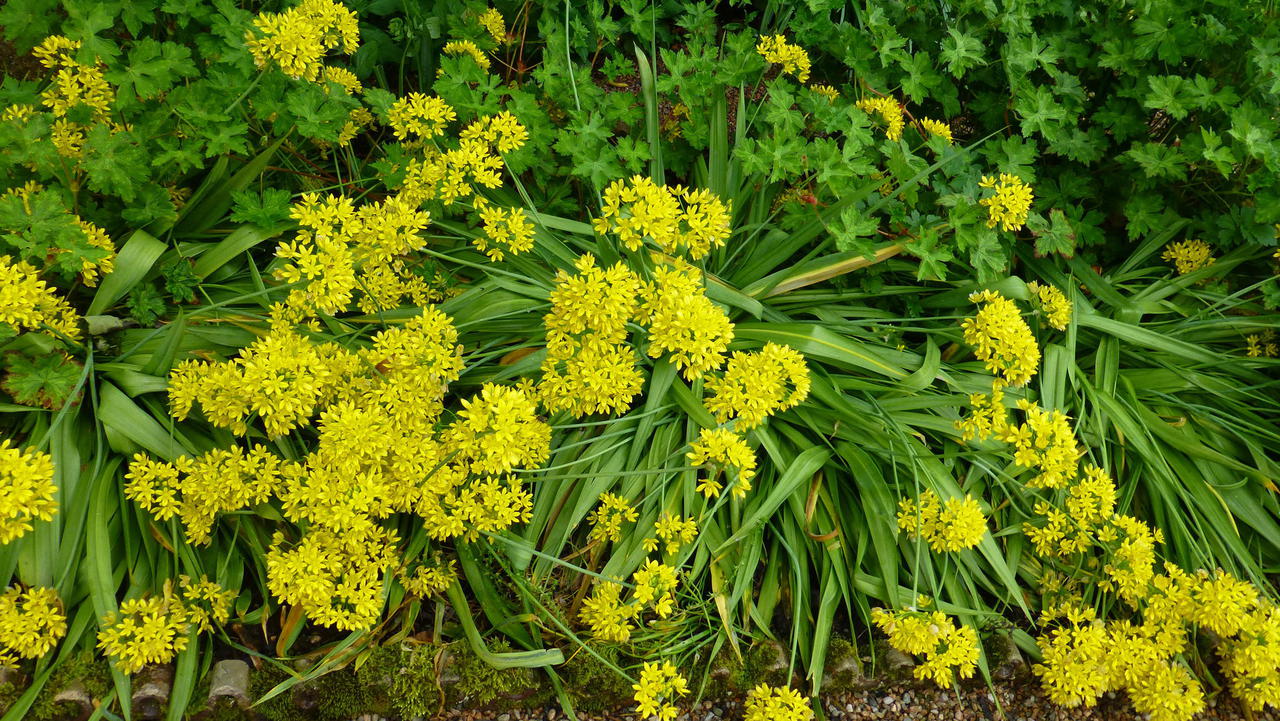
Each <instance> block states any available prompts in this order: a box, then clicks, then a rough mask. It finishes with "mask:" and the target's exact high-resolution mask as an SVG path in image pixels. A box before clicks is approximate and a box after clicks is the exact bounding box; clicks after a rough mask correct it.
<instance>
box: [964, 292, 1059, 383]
mask: <svg viewBox="0 0 1280 721" xmlns="http://www.w3.org/2000/svg"><path fill="white" fill-rule="evenodd" d="M969 300H970V302H973V303H981V304H982V307H981V308H979V309H978V313H977V315H976V316H974V317H973V318H966V319H965V320H964V322H963V323H962V324H961V325H962V327H963V329H964V340H965V342H966V343H968V344H969V345H971V346H973V351H974V355H976V356H977V357H978V360H981V361H983V362H984V363H986V366H987V370H989V371H991V372H992V373H994V374H996V375H998V376H1000V377H1001V378H1002V379H1004V380H1005V381H1006V382H1008V383H1009V384H1010V385H1014V386H1020V385H1025V384H1026V383H1027V381H1029V380H1031V376H1033V375H1035V373H1036V370H1037V369H1038V368H1039V366H1040V346H1038V345H1037V344H1036V339H1035V336H1033V335H1032V334H1031V328H1030V327H1028V326H1027V322H1026V321H1025V320H1023V319H1022V313H1021V312H1020V311H1019V310H1018V306H1016V305H1014V303H1013V301H1011V300H1009V299H1008V298H1005V297H1004V296H1002V295H1000V294H999V293H997V292H995V291H993V290H984V291H982V292H979V293H974V294H972V295H970V296H969Z"/></svg>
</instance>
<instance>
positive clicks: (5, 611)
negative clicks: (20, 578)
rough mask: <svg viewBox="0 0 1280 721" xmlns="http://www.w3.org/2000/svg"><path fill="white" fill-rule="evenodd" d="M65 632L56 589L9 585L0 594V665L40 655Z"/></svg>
mask: <svg viewBox="0 0 1280 721" xmlns="http://www.w3.org/2000/svg"><path fill="white" fill-rule="evenodd" d="M65 635H67V617H66V614H65V613H64V612H63V608H62V600H61V599H59V598H58V592H57V591H55V590H53V589H52V588H43V587H40V586H32V587H31V588H27V589H23V588H20V587H18V586H10V587H9V588H7V589H6V590H5V592H4V593H3V594H2V595H0V647H3V650H2V651H0V665H13V662H14V661H16V659H17V658H41V657H42V656H45V655H46V654H48V653H49V652H50V651H52V650H53V647H54V646H56V645H58V641H59V640H61V639H62V637H63V636H65ZM6 662H7V663H6Z"/></svg>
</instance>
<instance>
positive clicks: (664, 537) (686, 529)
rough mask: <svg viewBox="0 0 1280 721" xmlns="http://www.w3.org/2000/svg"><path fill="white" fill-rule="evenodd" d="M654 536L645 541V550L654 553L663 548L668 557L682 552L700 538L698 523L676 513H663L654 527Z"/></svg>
mask: <svg viewBox="0 0 1280 721" xmlns="http://www.w3.org/2000/svg"><path fill="white" fill-rule="evenodd" d="M653 532H654V535H653V536H651V537H649V538H646V539H644V544H643V545H644V550H645V551H647V552H649V553H653V552H654V551H657V550H658V548H659V546H663V547H664V550H665V551H666V554H667V555H668V556H672V555H675V554H677V553H679V552H680V549H681V548H683V547H684V546H687V545H689V544H690V543H693V541H694V539H695V538H697V537H698V523H697V522H696V521H695V520H694V519H693V518H684V517H682V516H679V515H676V514H674V513H667V512H665V511H664V512H663V513H662V515H661V516H658V521H657V523H655V524H654V527H653Z"/></svg>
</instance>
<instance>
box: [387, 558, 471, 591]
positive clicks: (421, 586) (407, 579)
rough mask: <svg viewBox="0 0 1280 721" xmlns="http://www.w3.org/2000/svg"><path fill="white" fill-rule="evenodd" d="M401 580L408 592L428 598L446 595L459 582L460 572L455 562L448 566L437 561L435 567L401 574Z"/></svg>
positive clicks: (420, 567) (425, 566) (425, 567)
mask: <svg viewBox="0 0 1280 721" xmlns="http://www.w3.org/2000/svg"><path fill="white" fill-rule="evenodd" d="M399 578H400V585H402V586H404V589H405V590H406V591H408V592H409V593H411V594H413V595H415V596H417V597H418V598H427V597H430V596H435V595H438V594H441V593H444V592H445V591H446V590H447V589H448V588H449V587H450V586H452V585H453V583H454V581H456V580H458V572H457V570H455V568H454V562H453V561H449V562H448V563H447V564H446V563H440V562H439V560H437V562H436V563H435V564H433V565H422V566H418V567H417V568H416V569H414V572H413V573H401V574H400V576H399Z"/></svg>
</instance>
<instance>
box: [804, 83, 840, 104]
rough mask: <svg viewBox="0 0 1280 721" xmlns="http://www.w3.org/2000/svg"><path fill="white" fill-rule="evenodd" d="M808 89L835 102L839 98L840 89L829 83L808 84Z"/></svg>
mask: <svg viewBox="0 0 1280 721" xmlns="http://www.w3.org/2000/svg"><path fill="white" fill-rule="evenodd" d="M809 89H810V90H812V91H813V92H815V93H817V94H818V95H821V96H822V97H824V98H826V99H827V100H830V101H831V102H835V101H836V100H838V99H839V98H840V91H839V90H836V89H835V88H833V87H831V86H830V85H810V86H809Z"/></svg>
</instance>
